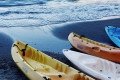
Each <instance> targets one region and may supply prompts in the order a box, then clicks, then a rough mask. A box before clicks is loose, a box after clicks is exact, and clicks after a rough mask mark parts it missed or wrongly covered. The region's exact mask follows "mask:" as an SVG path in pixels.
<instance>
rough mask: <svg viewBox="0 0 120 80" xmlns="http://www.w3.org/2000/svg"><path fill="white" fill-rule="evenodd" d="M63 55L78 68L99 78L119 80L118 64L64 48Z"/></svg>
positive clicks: (119, 67) (101, 79) (102, 79)
mask: <svg viewBox="0 0 120 80" xmlns="http://www.w3.org/2000/svg"><path fill="white" fill-rule="evenodd" d="M63 53H64V55H65V56H66V57H67V58H68V59H69V60H70V61H71V62H72V63H73V64H75V65H76V66H77V67H78V68H79V69H81V70H83V71H84V72H86V73H88V74H90V75H92V76H94V77H96V78H97V79H100V80H120V74H119V73H118V72H119V71H120V65H119V64H116V63H114V62H111V61H108V60H105V59H102V58H99V57H95V56H91V55H88V54H85V53H81V52H75V51H72V50H68V49H64V50H63Z"/></svg>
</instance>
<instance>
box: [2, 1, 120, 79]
mask: <svg viewBox="0 0 120 80" xmlns="http://www.w3.org/2000/svg"><path fill="white" fill-rule="evenodd" d="M110 16H120V0H0V63H1V64H0V80H18V79H19V80H27V78H26V77H25V76H24V75H23V73H22V72H20V71H19V70H18V68H17V67H16V66H15V63H14V62H13V60H12V57H11V55H10V47H11V46H10V45H11V44H12V43H13V41H14V40H22V41H25V42H27V43H28V44H30V45H32V46H33V47H35V48H37V49H39V50H43V51H44V52H46V53H48V54H50V55H51V56H53V57H55V58H56V59H59V60H61V61H63V62H67V64H69V65H71V64H70V62H69V61H68V60H67V59H66V58H65V57H64V56H63V55H60V54H57V53H61V52H60V51H62V49H63V48H67V49H69V48H71V45H70V44H69V42H68V40H67V35H68V33H69V32H70V31H75V32H82V33H84V34H85V33H86V34H89V35H90V36H92V37H91V38H93V39H96V40H97V39H98V40H104V41H106V42H109V40H108V39H107V38H106V37H107V36H105V32H104V31H103V29H101V27H103V25H100V24H106V23H107V22H104V21H102V22H96V23H97V24H99V25H95V22H94V23H84V24H83V23H77V24H78V25H77V24H71V25H68V26H66V24H65V25H61V23H66V22H77V21H80V22H81V21H82V22H85V21H88V20H97V19H101V18H103V17H110ZM116 18H117V17H116ZM104 19H108V18H104ZM118 21H119V19H118V20H114V21H108V22H109V23H111V24H112V23H117V25H118ZM56 24H58V26H54V27H53V26H52V25H56ZM50 25H51V26H50ZM90 25H91V26H94V27H93V29H96V30H93V29H92V28H90V29H86V28H87V26H90ZM108 25H109V24H108ZM79 26H80V27H79ZM104 26H105V25H104ZM118 26H119V25H118ZM96 27H98V28H96ZM82 29H83V30H82ZM97 29H98V30H97ZM89 35H88V36H89ZM95 35H97V36H95ZM101 37H102V38H101ZM11 38H12V39H11ZM58 56H59V57H58ZM71 66H73V65H71Z"/></svg>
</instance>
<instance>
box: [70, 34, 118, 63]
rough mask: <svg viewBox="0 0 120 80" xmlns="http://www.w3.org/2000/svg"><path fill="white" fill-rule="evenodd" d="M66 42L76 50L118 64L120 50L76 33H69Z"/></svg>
mask: <svg viewBox="0 0 120 80" xmlns="http://www.w3.org/2000/svg"><path fill="white" fill-rule="evenodd" d="M68 40H69V41H70V43H71V44H72V46H73V47H75V48H76V49H78V50H80V51H82V52H85V53H87V54H90V55H93V56H97V57H101V58H104V59H107V60H110V61H114V62H118V63H120V49H119V48H116V47H113V46H109V45H106V44H103V43H100V42H97V41H94V40H91V39H88V38H86V37H84V36H81V35H78V34H76V33H73V32H72V33H70V34H69V36H68Z"/></svg>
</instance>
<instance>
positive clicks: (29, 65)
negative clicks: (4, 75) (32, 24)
mask: <svg viewBox="0 0 120 80" xmlns="http://www.w3.org/2000/svg"><path fill="white" fill-rule="evenodd" d="M11 54H12V58H13V60H14V62H15V63H16V64H17V66H18V67H19V68H20V69H21V70H22V71H23V73H24V74H25V75H26V76H27V77H28V78H29V79H30V80H94V79H93V78H91V77H89V76H88V75H86V74H84V73H82V72H79V71H77V70H76V69H74V68H72V67H70V66H68V65H66V64H64V63H62V62H60V61H58V60H56V59H54V58H52V57H50V56H48V55H46V54H44V53H43V52H41V51H38V50H37V49H35V48H33V47H31V46H29V45H28V44H25V43H23V42H20V41H16V42H15V43H13V46H12V48H11Z"/></svg>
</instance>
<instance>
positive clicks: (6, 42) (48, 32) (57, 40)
mask: <svg viewBox="0 0 120 80" xmlns="http://www.w3.org/2000/svg"><path fill="white" fill-rule="evenodd" d="M119 21H120V18H116V19H109V20H97V21H87V22H74V23H64V24H57V25H48V26H42V27H10V28H0V51H1V52H0V57H1V58H0V63H1V64H0V79H1V80H3V79H4V80H8V79H9V80H18V79H19V80H27V78H26V77H25V76H24V74H23V73H22V72H21V71H20V70H19V69H18V68H17V66H16V65H15V63H14V62H13V60H12V57H11V52H10V49H11V45H12V43H13V42H14V41H15V40H20V41H23V42H26V43H28V44H29V45H31V46H33V47H35V48H37V49H38V50H41V51H43V52H45V53H46V54H48V55H50V56H52V57H54V58H56V59H58V60H60V61H62V62H64V63H67V64H68V65H70V66H73V67H75V66H74V65H73V64H72V63H71V62H70V61H69V60H68V59H66V58H65V56H64V55H63V54H62V52H61V51H62V49H65V48H66V49H70V48H72V46H71V45H70V43H69V41H68V40H67V36H68V34H69V33H70V32H76V33H78V34H82V35H85V36H86V37H88V38H90V39H93V40H96V41H99V42H102V43H106V44H110V45H113V46H115V45H114V44H113V43H112V41H111V40H110V39H109V38H108V36H107V34H106V33H105V30H104V27H105V26H108V25H109V26H110V25H111V26H116V27H120V25H119Z"/></svg>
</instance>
